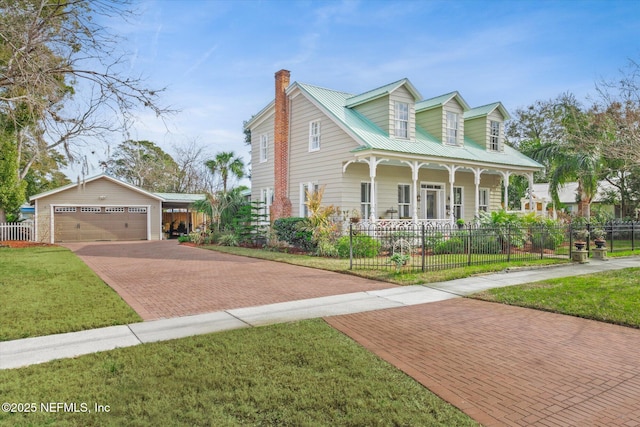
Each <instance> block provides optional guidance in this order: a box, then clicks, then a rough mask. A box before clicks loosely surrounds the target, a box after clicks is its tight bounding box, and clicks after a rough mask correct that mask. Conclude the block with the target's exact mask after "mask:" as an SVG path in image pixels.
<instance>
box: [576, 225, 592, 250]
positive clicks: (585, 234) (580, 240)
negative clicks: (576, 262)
mask: <svg viewBox="0 0 640 427" xmlns="http://www.w3.org/2000/svg"><path fill="white" fill-rule="evenodd" d="M573 235H574V236H575V238H576V241H575V242H574V245H575V247H576V249H577V250H579V251H581V250H583V249H584V247H585V246H586V245H587V239H588V238H589V230H587V229H586V228H582V229H580V230H576V231H574V232H573Z"/></svg>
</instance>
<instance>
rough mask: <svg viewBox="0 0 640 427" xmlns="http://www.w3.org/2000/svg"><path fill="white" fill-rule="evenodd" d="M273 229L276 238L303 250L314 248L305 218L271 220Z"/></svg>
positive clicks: (311, 234)
mask: <svg viewBox="0 0 640 427" xmlns="http://www.w3.org/2000/svg"><path fill="white" fill-rule="evenodd" d="M273 229H274V230H275V232H276V237H277V238H278V240H282V241H283V242H287V243H289V244H290V245H292V246H295V247H296V248H300V249H302V250H305V251H313V250H314V249H315V245H314V243H313V233H312V231H311V229H310V227H309V221H308V220H307V218H300V217H289V218H279V219H277V220H275V221H274V222H273Z"/></svg>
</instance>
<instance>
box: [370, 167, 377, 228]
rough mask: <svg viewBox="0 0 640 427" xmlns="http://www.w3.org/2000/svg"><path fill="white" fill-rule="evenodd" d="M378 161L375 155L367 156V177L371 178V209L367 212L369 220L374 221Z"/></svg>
mask: <svg viewBox="0 0 640 427" xmlns="http://www.w3.org/2000/svg"><path fill="white" fill-rule="evenodd" d="M377 166H378V162H377V161H376V156H371V157H370V158H369V177H370V178H371V194H370V195H369V201H370V203H371V209H370V214H369V220H370V221H371V222H375V221H376V168H377Z"/></svg>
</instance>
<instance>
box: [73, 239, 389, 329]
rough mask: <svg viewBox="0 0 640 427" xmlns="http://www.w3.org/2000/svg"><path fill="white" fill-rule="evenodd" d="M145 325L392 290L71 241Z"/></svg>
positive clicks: (224, 259)
mask: <svg viewBox="0 0 640 427" xmlns="http://www.w3.org/2000/svg"><path fill="white" fill-rule="evenodd" d="M65 246H66V247H68V248H70V249H71V250H73V251H74V252H75V253H76V254H77V255H78V256H79V257H80V258H81V259H82V260H83V261H84V262H85V263H86V264H87V265H88V266H89V267H91V269H93V271H95V272H96V273H97V274H98V275H99V276H100V277H101V278H102V280H104V281H105V282H106V283H107V284H109V285H110V286H111V287H112V288H114V289H115V290H116V292H118V293H119V294H120V295H121V296H122V298H123V299H124V300H125V301H126V302H127V303H128V304H129V305H131V307H132V308H133V309H134V310H136V311H137V312H138V314H140V316H141V317H142V318H143V319H144V320H151V319H159V318H169V317H177V316H185V315H190V314H199V313H207V312H212V311H219V310H225V309H231V308H240V307H251V306H256V305H263V304H271V303H277V302H285V301H295V300H300V299H306V298H315V297H322V296H328V295H337V294H346V293H350V292H359V291H366V290H375V289H385V288H390V287H393V285H391V284H389V283H382V282H376V281H373V280H367V279H362V278H359V277H355V276H349V275H344V274H338V273H331V272H327V271H322V270H317V269H313V268H306V267H298V266H293V265H289V264H282V263H278V262H272V261H264V260H259V259H254V258H247V257H240V256H235V255H228V254H223V253H220V252H215V251H209V250H205V249H199V248H193V247H188V246H180V245H178V244H177V242H176V241H175V240H173V241H171V240H169V241H167V240H165V241H155V242H153V241H151V242H118V243H112V242H92V243H68V244H66V245H65Z"/></svg>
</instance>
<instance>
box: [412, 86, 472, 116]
mask: <svg viewBox="0 0 640 427" xmlns="http://www.w3.org/2000/svg"><path fill="white" fill-rule="evenodd" d="M453 98H456V99H457V100H458V102H459V103H460V105H462V108H463V109H464V110H469V109H470V107H469V104H467V101H465V100H464V98H463V97H462V96H461V95H460V93H458V91H453V92H449V93H445V94H444V95H440V96H436V97H434V98H429V99H425V100H424V101H420V102H416V113H417V112H420V111H425V110H429V109H431V108H435V107H439V106H441V105H444V104H446V103H447V102H449V101H451V100H452V99H453Z"/></svg>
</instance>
